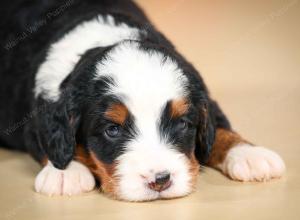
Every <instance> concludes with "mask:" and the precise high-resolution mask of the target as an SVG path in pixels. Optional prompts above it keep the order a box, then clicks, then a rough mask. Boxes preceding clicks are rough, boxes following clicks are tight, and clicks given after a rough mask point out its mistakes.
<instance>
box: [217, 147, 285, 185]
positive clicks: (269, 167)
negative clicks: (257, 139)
mask: <svg viewBox="0 0 300 220" xmlns="http://www.w3.org/2000/svg"><path fill="white" fill-rule="evenodd" d="M219 168H220V169H221V170H222V171H223V172H224V173H226V174H228V175H229V176H230V177H231V178H232V179H234V180H239V181H266V180H270V179H272V178H279V177H281V176H282V175H283V173H284V171H285V164H284V162H283V160H282V159H281V158H280V156H279V155H278V154H277V153H275V152H274V151H271V150H269V149H267V148H264V147H259V146H251V145H248V144H240V145H237V146H236V147H233V148H232V149H230V150H229V152H228V154H227V156H226V159H225V161H224V162H223V163H222V164H220V165H219Z"/></svg>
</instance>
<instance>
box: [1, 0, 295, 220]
mask: <svg viewBox="0 0 300 220" xmlns="http://www.w3.org/2000/svg"><path fill="white" fill-rule="evenodd" d="M138 2H139V3H140V4H141V5H142V6H143V7H144V8H145V10H146V12H147V13H148V15H149V16H150V18H151V19H152V20H153V21H154V23H155V24H156V25H157V27H158V28H159V29H160V30H162V31H163V32H164V33H165V34H166V35H167V36H168V37H169V38H170V39H171V40H172V41H173V42H174V44H175V45H176V46H177V47H178V49H179V51H181V52H182V53H183V54H184V55H185V56H186V57H187V58H188V59H189V60H190V61H191V62H192V63H194V64H195V66H196V67H197V68H198V69H199V70H200V71H201V72H202V76H203V77H204V78H205V81H206V83H207V85H208V86H209V88H210V90H211V93H212V96H213V97H214V98H216V99H217V100H218V101H219V103H220V104H221V106H222V108H223V109H224V111H225V112H226V113H227V115H228V116H229V118H230V119H231V121H232V124H233V126H234V128H235V129H236V130H238V131H240V133H242V134H243V135H244V136H245V137H246V138H248V139H249V140H251V141H253V142H255V143H257V144H259V145H264V146H269V147H270V148H271V149H274V150H276V151H277V152H279V153H280V154H281V155H282V157H283V158H284V160H285V161H286V164H287V169H288V170H287V173H286V175H285V176H284V178H282V179H281V180H274V181H271V182H269V183H261V184H257V183H238V182H234V181H231V180H229V179H227V178H226V177H224V176H222V175H221V174H220V173H219V172H217V171H214V170H212V169H207V170H206V171H205V172H204V173H201V174H200V176H199V183H198V189H197V192H195V193H193V194H192V195H190V196H188V197H185V198H182V199H176V200H168V201H155V202H150V203H125V202H118V201H113V200H110V199H108V198H106V197H105V196H103V195H101V194H99V193H97V192H93V193H90V194H87V195H83V196H78V197H72V198H48V197H45V196H41V195H39V194H36V193H34V192H33V181H34V177H35V175H36V174H37V173H38V171H39V166H38V165H37V164H36V163H35V162H33V161H32V160H31V159H30V157H29V156H27V155H23V154H20V153H13V152H8V151H4V150H0V178H1V179H0V219H10V220H12V219H24V220H25V219H43V220H47V219H105V220H106V219H130V220H132V219H164V220H165V219H180V220H185V219H197V220H200V219H243V220H246V219H251V220H253V219H284V220H285V219H287V220H289V219H300V177H299V176H300V169H299V168H300V160H299V157H300V141H299V137H300V121H299V113H300V102H299V101H300V66H299V64H300V2H299V1H297V0H289V1H283V0H278V1H256V0H255V1H222V0H219V1H198V0H151V1H149V0H139V1H138Z"/></svg>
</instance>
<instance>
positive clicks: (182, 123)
mask: <svg viewBox="0 0 300 220" xmlns="http://www.w3.org/2000/svg"><path fill="white" fill-rule="evenodd" d="M187 127H188V122H187V121H185V120H183V119H181V120H180V121H179V123H178V125H177V128H178V129H179V130H185V129H186V128H187Z"/></svg>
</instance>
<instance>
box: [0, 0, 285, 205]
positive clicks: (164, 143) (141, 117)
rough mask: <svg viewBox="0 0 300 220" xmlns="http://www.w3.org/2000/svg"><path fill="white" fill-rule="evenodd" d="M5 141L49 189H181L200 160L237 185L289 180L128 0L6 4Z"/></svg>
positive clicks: (130, 195)
mask: <svg viewBox="0 0 300 220" xmlns="http://www.w3.org/2000/svg"><path fill="white" fill-rule="evenodd" d="M0 4H1V16H2V18H1V35H0V40H1V43H2V45H1V46H2V47H1V54H0V55H1V56H0V61H1V68H0V76H1V82H0V90H1V100H0V126H1V129H2V131H4V132H1V134H0V135H1V136H0V142H1V145H4V146H7V147H9V148H10V149H19V150H25V151H28V152H29V153H30V154H31V155H32V156H33V157H34V158H35V159H36V160H37V161H39V162H40V163H41V164H42V165H43V169H42V170H41V172H40V173H39V174H38V175H37V177H36V181H35V189H36V191H37V192H39V193H43V194H47V195H75V194H80V193H83V192H88V191H91V190H93V188H94V186H95V180H98V181H99V182H100V184H101V189H102V191H103V192H104V193H106V194H107V195H109V196H112V197H113V198H116V199H121V200H128V201H145V200H155V199H160V198H174V197H181V196H185V195H187V194H189V193H191V192H192V191H193V189H194V188H195V184H196V180H197V175H198V172H199V163H201V164H204V165H207V166H211V167H214V168H216V169H219V170H220V171H222V172H223V173H224V174H226V175H228V176H229V177H230V178H232V179H234V180H239V181H265V180H269V179H271V178H276V177H280V176H282V174H283V172H284V169H285V165H284V162H283V161H282V159H281V158H280V157H279V156H278V155H277V154H276V153H275V152H273V151H271V150H268V149H266V148H264V147H258V146H253V145H252V144H251V143H249V142H247V141H245V140H244V139H243V138H241V137H240V136H239V135H238V134H237V133H235V132H234V131H233V130H232V129H231V127H230V124H229V122H228V120H227V118H226V116H225V115H224V114H223V113H222V111H221V109H220V108H219V107H218V105H217V104H216V102H214V101H213V100H212V99H211V98H210V97H209V94H208V91H207V89H206V87H205V85H204V83H203V81H202V79H201V77H200V76H199V73H198V72H197V71H196V70H195V69H194V67H193V66H192V65H191V64H190V63H189V62H188V61H186V60H185V58H184V57H182V56H181V55H180V54H179V53H178V52H177V51H176V49H175V48H174V46H173V45H172V44H171V43H170V42H169V41H168V40H167V39H166V38H165V37H164V36H163V35H162V34H161V33H159V32H158V31H157V30H156V29H155V28H154V27H153V26H152V25H151V23H150V22H149V21H148V19H147V18H146V16H145V15H144V13H143V11H142V10H141V9H139V8H138V7H137V5H136V4H134V3H133V2H132V1H130V0H106V1H105V0H69V1H66V2H62V1H58V0H31V1H27V0H26V1H25V0H15V1H8V0H4V1H1V3H0Z"/></svg>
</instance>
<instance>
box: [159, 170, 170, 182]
mask: <svg viewBox="0 0 300 220" xmlns="http://www.w3.org/2000/svg"><path fill="white" fill-rule="evenodd" d="M169 180H170V173H169V172H168V171H163V172H160V173H157V174H155V184H157V185H164V184H166V183H167V182H169Z"/></svg>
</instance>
